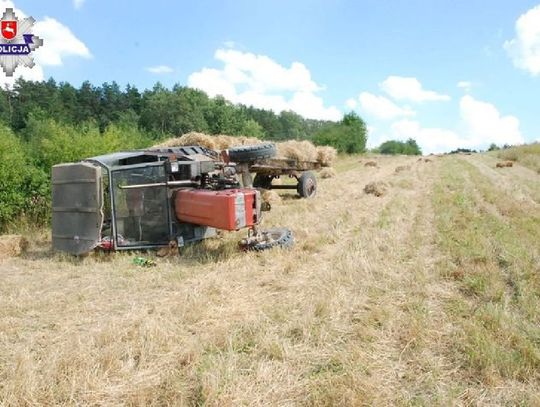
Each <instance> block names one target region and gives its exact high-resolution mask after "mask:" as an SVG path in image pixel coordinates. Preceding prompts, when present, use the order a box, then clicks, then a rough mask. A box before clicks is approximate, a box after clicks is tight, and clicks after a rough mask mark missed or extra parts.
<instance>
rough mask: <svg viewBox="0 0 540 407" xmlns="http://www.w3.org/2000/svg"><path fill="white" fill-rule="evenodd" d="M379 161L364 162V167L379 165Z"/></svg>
mask: <svg viewBox="0 0 540 407" xmlns="http://www.w3.org/2000/svg"><path fill="white" fill-rule="evenodd" d="M377 166H378V165H377V161H368V162H366V163H365V164H364V167H377Z"/></svg>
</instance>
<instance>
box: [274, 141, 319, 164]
mask: <svg viewBox="0 0 540 407" xmlns="http://www.w3.org/2000/svg"><path fill="white" fill-rule="evenodd" d="M276 146H277V157H278V158H290V159H291V160H297V161H313V162H314V161H317V155H318V153H317V148H316V147H315V146H314V145H313V144H312V143H310V142H309V141H306V140H304V141H296V140H289V141H284V142H282V143H277V144H276Z"/></svg>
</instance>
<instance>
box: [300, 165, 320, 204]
mask: <svg viewBox="0 0 540 407" xmlns="http://www.w3.org/2000/svg"><path fill="white" fill-rule="evenodd" d="M296 191H297V192H298V195H300V197H302V198H313V197H314V196H315V194H316V193H317V178H315V174H314V173H312V172H311V171H306V172H304V173H303V174H302V175H301V176H300V177H299V178H298V186H297V187H296Z"/></svg>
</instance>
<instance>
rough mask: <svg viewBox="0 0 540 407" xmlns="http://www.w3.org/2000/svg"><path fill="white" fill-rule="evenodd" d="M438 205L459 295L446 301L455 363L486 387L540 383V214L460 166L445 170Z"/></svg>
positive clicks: (444, 270)
mask: <svg viewBox="0 0 540 407" xmlns="http://www.w3.org/2000/svg"><path fill="white" fill-rule="evenodd" d="M433 203H434V205H435V207H436V212H437V214H436V227H437V233H438V237H437V243H438V245H439V247H440V249H441V251H442V252H443V253H444V254H446V260H445V261H442V262H441V264H440V272H441V276H442V277H443V278H446V279H449V280H451V281H452V282H454V283H455V284H456V285H457V288H458V290H457V292H458V293H459V294H457V296H456V297H454V298H451V299H448V300H447V301H446V312H447V313H448V314H449V316H450V318H451V319H452V320H453V322H454V325H455V329H456V335H455V337H454V338H453V339H451V343H452V349H451V352H452V354H453V357H455V359H457V361H458V362H459V363H461V364H462V365H463V367H464V368H466V369H469V370H470V371H471V373H472V374H474V375H475V377H479V378H481V379H482V381H483V382H484V383H486V384H490V383H495V382H497V380H498V379H501V378H503V379H504V378H508V379H514V380H520V381H527V380H531V377H535V379H536V380H537V379H538V377H536V376H535V375H534V374H533V372H535V371H537V369H539V368H540V340H539V336H538V328H537V327H538V326H539V322H540V320H539V316H538V312H537V310H538V309H540V295H539V293H540V280H539V278H538V271H539V270H538V255H539V254H538V233H539V231H538V229H539V228H538V226H533V227H530V225H531V224H532V225H537V223H535V222H537V219H535V217H537V216H538V213H534V212H532V213H531V212H530V211H525V210H523V209H522V208H520V207H519V203H516V202H513V201H512V200H511V197H508V196H506V195H505V192H504V191H501V190H499V189H498V188H497V186H496V185H493V184H492V183H491V182H490V181H489V180H487V179H486V178H485V177H483V176H482V175H481V174H480V173H479V172H478V171H477V170H476V169H475V168H474V167H473V166H471V165H470V164H468V163H466V162H464V161H462V160H459V159H453V160H449V161H448V162H447V165H446V166H445V167H444V168H443V170H442V178H441V180H440V182H439V183H438V184H437V185H436V187H435V189H434V195H433ZM503 207H506V208H507V209H508V210H507V211H506V213H507V216H504V214H503V212H504V211H502V210H501V208H503ZM534 310H536V312H535V311H534ZM531 374H532V376H531Z"/></svg>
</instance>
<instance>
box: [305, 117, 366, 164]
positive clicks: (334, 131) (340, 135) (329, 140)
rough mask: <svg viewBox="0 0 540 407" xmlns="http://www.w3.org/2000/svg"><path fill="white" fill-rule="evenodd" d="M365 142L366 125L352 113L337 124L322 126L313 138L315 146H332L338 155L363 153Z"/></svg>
mask: <svg viewBox="0 0 540 407" xmlns="http://www.w3.org/2000/svg"><path fill="white" fill-rule="evenodd" d="M366 141H367V129H366V124H365V123H364V121H363V120H362V119H361V118H360V117H359V116H358V115H357V114H356V113H354V112H351V113H348V114H346V115H345V116H343V120H341V121H340V122H338V123H331V124H328V125H326V126H323V127H322V128H321V129H320V130H319V131H318V132H317V133H316V134H315V137H314V138H313V142H314V143H315V144H317V145H326V146H332V147H334V148H336V149H337V150H338V151H339V152H340V153H348V154H357V153H363V152H364V151H365V150H366Z"/></svg>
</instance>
